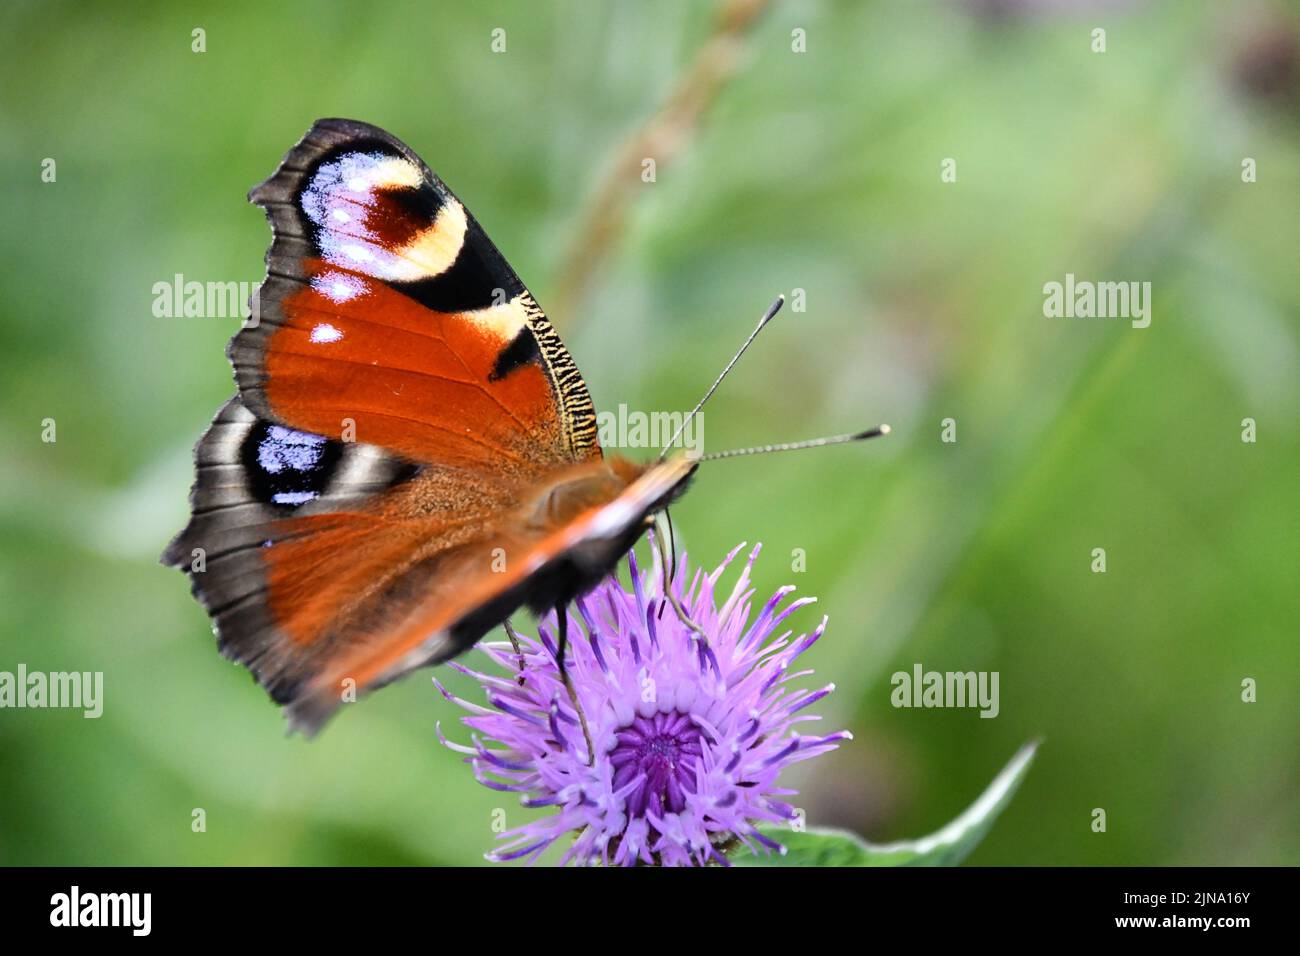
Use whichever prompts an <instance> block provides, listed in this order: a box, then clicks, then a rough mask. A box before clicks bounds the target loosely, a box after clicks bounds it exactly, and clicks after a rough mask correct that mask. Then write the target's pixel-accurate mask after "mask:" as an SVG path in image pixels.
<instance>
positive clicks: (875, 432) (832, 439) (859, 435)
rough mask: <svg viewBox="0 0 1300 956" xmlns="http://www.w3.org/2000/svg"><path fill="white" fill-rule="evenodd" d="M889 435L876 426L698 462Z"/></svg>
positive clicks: (714, 454) (717, 453) (732, 451)
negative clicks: (862, 430) (846, 433)
mask: <svg viewBox="0 0 1300 956" xmlns="http://www.w3.org/2000/svg"><path fill="white" fill-rule="evenodd" d="M888 434H889V426H888V425H877V426H876V427H875V428H868V429H867V430H866V431H864V432H854V433H853V434H850V435H828V436H826V437H825V438H810V439H808V440H807V441H788V442H779V443H777V444H775V445H754V446H752V447H750V448H731V449H729V450H727V451H715V452H712V453H711V454H708V455H702V456H701V457H700V459H699V460H700V461H718V460H719V459H722V458H740V457H741V456H743V455H766V454H768V453H769V452H774V451H799V450H800V449H803V448H821V447H822V446H823V445H843V444H846V443H848V442H854V441H866V440H867V439H868V438H880V437H882V436H884V435H888Z"/></svg>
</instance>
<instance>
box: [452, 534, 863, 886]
mask: <svg viewBox="0 0 1300 956" xmlns="http://www.w3.org/2000/svg"><path fill="white" fill-rule="evenodd" d="M743 547H744V545H743V544H742V545H740V546H739V547H737V548H736V549H735V550H733V551H732V552H731V553H730V554H729V555H727V557H726V559H725V560H724V561H723V562H722V564H721V565H720V566H719V567H718V568H717V569H716V570H714V571H713V572H712V573H711V574H703V573H701V572H700V571H699V570H697V571H696V572H695V575H694V579H693V580H692V581H691V584H690V587H689V588H684V587H683V585H684V582H685V581H686V556H685V555H682V559H681V564H680V565H679V573H678V574H677V575H676V584H674V585H673V593H674V594H675V595H676V596H677V598H678V601H679V603H680V604H681V606H682V607H683V608H684V609H685V611H686V613H687V615H688V616H689V617H690V619H691V620H692V621H693V622H695V623H696V624H697V625H698V626H699V628H700V630H701V631H702V632H703V633H704V635H706V637H707V641H706V640H704V639H701V637H700V635H699V634H697V633H695V631H693V630H692V629H691V628H690V627H688V626H687V625H686V624H685V623H684V622H683V621H682V620H681V618H680V617H679V616H678V614H677V613H676V612H675V611H674V610H673V608H672V607H671V604H670V602H668V601H666V600H665V598H664V596H663V593H662V582H663V575H662V574H661V573H660V572H659V571H658V569H652V570H651V571H650V573H648V574H644V575H643V574H642V573H641V572H640V571H639V570H638V569H637V566H636V561H635V558H634V557H633V556H632V555H631V554H629V555H628V563H629V565H630V571H631V579H632V591H631V592H628V591H626V590H625V589H624V588H623V587H622V586H621V585H620V584H619V582H618V581H617V579H616V578H614V577H610V578H607V579H606V580H605V581H604V582H603V583H602V584H601V585H600V586H599V587H597V588H596V590H594V591H593V592H591V593H590V594H588V595H587V596H586V597H585V598H582V599H580V600H578V601H577V602H575V604H574V610H575V613H574V614H573V615H571V616H570V620H569V626H568V628H569V652H568V673H569V677H570V679H571V681H572V683H573V687H574V691H575V695H576V697H577V698H578V700H579V702H580V703H581V706H582V711H583V714H584V715H585V717H586V720H587V724H588V727H589V730H590V736H591V739H592V741H593V745H594V750H595V756H594V759H590V757H589V754H588V752H587V744H586V741H585V736H584V733H583V728H582V724H581V722H580V720H579V715H578V713H577V711H576V710H575V708H574V707H573V704H572V702H571V699H570V696H569V693H568V691H567V690H566V688H565V687H564V684H563V682H562V679H561V675H560V672H559V669H558V668H557V666H556V663H555V650H556V634H557V625H556V618H555V615H554V613H552V614H550V615H547V616H546V617H545V618H544V619H543V620H542V621H541V622H539V626H538V632H539V636H538V638H536V639H534V638H529V637H526V636H523V635H520V636H519V640H520V648H521V651H522V654H521V655H520V656H518V657H517V656H516V655H515V653H514V651H513V649H512V648H511V647H510V645H508V644H505V643H493V644H484V645H481V646H482V647H483V650H484V651H485V652H486V653H487V655H488V656H489V657H490V658H491V660H492V662H493V663H494V664H495V665H496V669H499V673H495V674H488V673H482V672H479V671H475V670H472V669H471V668H469V667H466V666H464V665H461V664H452V665H451V666H453V667H456V669H457V670H459V671H461V672H462V673H465V674H467V675H469V676H471V677H474V678H475V679H477V680H478V681H479V682H480V683H481V684H482V686H483V688H484V689H485V691H486V692H487V700H488V704H489V706H487V707H483V706H479V705H476V704H472V703H470V702H468V701H466V700H463V699H461V698H458V697H455V696H453V695H452V694H451V693H449V692H448V691H447V690H446V689H445V688H444V687H443V686H442V685H441V684H440V683H438V681H437V679H436V678H435V680H434V683H435V684H436V685H437V686H438V689H439V690H440V691H442V693H443V695H444V696H446V697H447V698H448V699H449V700H451V701H454V702H455V703H457V704H458V705H460V706H461V707H463V708H464V709H465V710H467V711H469V713H470V716H467V717H464V718H462V719H463V720H464V722H465V724H466V725H467V726H468V727H469V728H470V729H471V731H472V733H471V741H472V746H464V745H460V744H455V743H451V742H449V741H448V740H447V739H446V737H444V736H443V735H442V731H441V728H439V731H438V734H439V737H440V738H441V739H442V741H443V743H444V744H446V745H447V746H448V747H451V748H452V749H453V750H456V751H459V752H460V753H463V754H465V755H466V756H465V760H466V762H467V763H469V764H470V765H471V766H472V767H473V769H474V775H475V777H476V778H477V779H478V780H479V782H480V783H482V784H483V785H484V786H487V787H490V788H492V789H494V790H500V791H505V792H512V793H518V794H520V795H521V803H522V804H523V805H524V806H525V807H531V808H547V807H554V808H555V810H554V812H552V813H550V814H549V815H547V816H543V817H540V818H538V819H535V820H533V821H531V822H529V823H526V824H524V825H523V826H520V827H517V828H515V829H513V830H510V831H508V832H506V833H503V834H501V840H502V841H503V844H502V846H500V847H499V848H498V849H497V850H496V851H495V852H494V853H491V854H489V856H488V858H489V859H491V860H496V861H504V860H516V859H526V860H528V861H530V862H532V861H535V860H536V859H537V858H538V857H539V856H541V854H542V853H543V852H544V851H545V850H546V849H547V848H548V847H550V846H551V845H552V844H554V843H555V842H556V841H557V840H560V839H561V837H563V836H564V835H565V834H570V833H572V834H573V841H572V843H571V845H569V846H568V848H567V849H566V851H565V853H564V855H563V858H562V860H561V862H563V863H567V862H576V863H596V862H600V863H604V864H607V865H608V864H615V865H624V866H630V865H633V864H636V863H645V864H651V865H667V866H675V865H700V864H704V863H707V862H709V861H711V860H712V861H716V862H721V863H725V862H726V860H725V857H724V856H723V855H722V853H721V852H720V847H722V846H724V845H725V844H727V843H729V842H732V841H733V840H738V841H740V842H742V843H744V844H746V845H748V846H750V847H751V848H754V849H757V848H758V847H764V848H766V849H767V850H769V851H778V852H780V851H781V846H780V845H779V844H778V843H776V842H775V841H773V840H772V839H770V838H769V837H768V836H766V835H764V834H762V833H760V832H759V830H758V829H757V825H758V824H761V823H771V822H780V821H786V820H790V819H792V818H793V817H794V816H795V810H794V808H793V807H792V806H791V805H790V804H789V803H787V802H785V801H784V800H783V799H782V798H785V797H789V796H792V795H793V794H794V792H795V791H792V790H788V789H782V788H781V787H780V786H779V785H778V777H779V776H780V774H781V771H782V770H784V769H785V768H786V767H787V766H789V765H790V764H792V763H795V762H797V761H800V760H806V759H807V758H809V757H814V756H817V755H818V754H821V753H825V752H827V751H829V750H833V749H834V748H835V747H837V746H838V743H839V741H840V740H844V739H847V738H849V737H850V734H849V733H848V732H847V731H841V732H839V733H833V734H828V735H826V736H801V735H800V734H799V733H797V732H796V730H795V727H796V725H797V724H800V723H803V722H805V721H816V720H820V718H819V717H816V716H813V715H810V714H807V713H805V712H804V711H805V710H806V708H807V707H809V706H810V705H812V704H814V703H816V702H817V701H819V700H821V698H823V697H825V696H826V695H827V694H829V693H830V692H831V691H832V690H834V685H833V684H832V685H827V686H825V687H822V688H820V689H818V690H809V689H806V688H797V687H795V686H793V682H794V681H796V680H797V679H798V678H802V677H804V676H806V675H808V674H810V673H812V672H811V671H807V670H802V671H797V672H795V671H793V670H792V665H793V664H794V662H795V660H796V659H797V658H798V657H799V656H800V655H801V654H803V652H804V651H806V650H808V648H810V647H811V646H812V645H813V644H814V643H815V642H816V641H817V639H818V638H820V637H821V636H822V632H823V631H824V629H825V627H826V619H825V618H823V619H822V622H821V624H820V625H819V626H818V627H817V628H816V630H814V631H812V632H811V633H809V634H803V635H800V636H799V637H792V636H791V635H792V632H791V631H786V632H784V633H782V634H781V635H780V636H777V637H773V635H774V634H776V633H777V630H778V628H780V626H781V625H782V624H783V623H784V621H785V619H786V618H787V617H789V616H790V614H792V613H793V612H794V611H795V610H797V609H798V608H800V607H803V606H804V605H806V604H810V603H812V602H813V601H814V600H815V599H814V598H801V599H798V600H794V601H789V602H787V601H786V598H787V597H788V596H789V594H790V592H791V591H793V590H794V587H793V586H787V587H783V588H781V589H780V590H779V591H777V592H776V594H775V595H773V596H772V598H771V599H770V600H769V601H768V602H767V603H766V604H764V605H763V606H762V608H761V609H760V610H759V612H758V615H757V616H756V617H755V618H754V619H753V621H752V622H751V621H750V599H751V597H752V596H753V594H754V591H753V589H752V588H751V587H750V584H749V573H750V569H751V568H752V567H753V563H754V560H755V559H756V558H757V557H758V552H759V548H758V547H755V548H754V550H753V552H752V553H751V554H750V556H749V560H748V562H747V563H746V564H745V566H744V569H743V570H742V571H741V573H740V577H739V580H737V582H736V584H735V586H734V587H733V588H732V590H731V593H730V595H729V596H728V597H727V598H726V599H725V601H724V602H723V603H722V606H721V607H718V606H717V604H716V602H715V598H714V593H715V588H716V587H717V584H718V579H719V578H720V577H721V576H722V573H723V572H724V571H725V570H726V568H727V566H728V565H729V564H730V563H731V561H732V559H733V558H735V556H736V554H737V553H738V552H739V551H740V550H741V548H743Z"/></svg>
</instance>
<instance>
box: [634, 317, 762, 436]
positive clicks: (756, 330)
mask: <svg viewBox="0 0 1300 956" xmlns="http://www.w3.org/2000/svg"><path fill="white" fill-rule="evenodd" d="M783 305H785V296H784V295H778V296H777V297H776V301H775V302H773V303H772V304H771V305H770V306H768V309H767V311H766V312H764V313H763V317H762V318H761V319H759V320H758V325H756V326H754V331H753V332H750V333H749V338H747V339H745V344H744V345H742V346H741V347H740V351H738V352H737V353H736V354H735V355H734V356H732V358H731V361H730V362H728V363H727V367H726V368H724V369H723V370H722V374H721V375H719V376H718V377H717V379H715V380H714V382H713V384H712V385H710V386H709V390H708V391H707V392H705V393H704V397H703V398H701V399H700V400H699V402H697V403H696V405H695V407H694V408H693V409H691V413H690V414H689V415H687V416H686V417H685V418H683V419H682V423H681V424H680V425H678V426H677V431H675V432H673V437H672V438H670V439H669V440H668V444H667V445H664V450H663V451H661V452H660V453H659V460H660V461H663V460H664V458H666V457H667V455H668V452H669V450H670V449H671V448H672V447H673V445H675V444H677V439H679V438H681V437H682V432H684V431H686V426H687V425H689V424H690V423H691V420H692V419H693V418H695V416H696V415H698V414H699V411H700V409H701V408H703V407H704V403H705V402H707V401H708V400H709V399H710V398H712V397H713V393H714V392H716V391H717V390H718V386H719V385H721V384H722V380H723V379H724V378H726V377H727V373H728V372H730V371H731V370H732V369H733V368H734V367H735V365H736V363H737V362H739V361H740V357H741V356H742V355H744V354H745V350H746V349H748V348H749V346H750V345H751V344H753V342H754V339H756V338H758V333H759V332H762V331H763V327H764V326H765V325H767V323H769V322H771V321H772V318H773V316H775V315H776V314H777V313H778V312H780V311H781V306H783Z"/></svg>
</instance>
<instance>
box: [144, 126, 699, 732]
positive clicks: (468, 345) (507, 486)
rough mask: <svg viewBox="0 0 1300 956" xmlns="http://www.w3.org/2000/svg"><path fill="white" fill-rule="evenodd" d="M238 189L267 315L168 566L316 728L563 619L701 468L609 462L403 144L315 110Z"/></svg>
mask: <svg viewBox="0 0 1300 956" xmlns="http://www.w3.org/2000/svg"><path fill="white" fill-rule="evenodd" d="M249 199H250V200H251V201H252V202H253V203H255V204H257V205H259V206H261V207H262V208H263V209H264V210H265V211H266V215H267V218H268V219H269V220H270V223H271V226H272V229H273V233H274V238H273V241H272V244H271V247H270V250H269V251H268V253H267V256H266V264H267V276H266V280H265V281H264V282H263V284H262V286H261V287H260V289H259V293H258V296H257V298H256V311H255V313H254V314H255V315H256V317H257V320H256V321H255V322H252V321H250V322H247V323H245V325H244V327H243V328H241V329H240V331H239V332H238V333H237V334H236V335H235V336H234V338H233V339H232V340H231V343H230V346H229V348H228V350H227V351H228V356H229V358H230V361H231V364H232V365H233V366H234V372H235V380H236V384H237V386H238V394H237V395H235V396H234V397H233V398H231V399H230V400H229V401H227V402H226V403H225V404H224V405H223V406H222V407H221V408H220V410H219V411H218V412H217V413H216V416H215V418H214V419H213V420H212V424H211V426H210V427H209V428H208V429H207V431H206V432H205V433H204V434H203V436H202V437H201V438H200V439H199V442H198V444H197V446H196V448H195V454H194V458H195V470H196V478H195V482H194V485H193V488H192V489H191V492H190V505H191V517H190V520H189V523H188V525H187V526H186V527H185V528H184V530H183V531H181V532H180V534H179V535H177V536H176V538H175V539H174V540H173V541H172V542H171V544H170V545H169V546H168V548H167V549H166V551H165V552H164V553H163V555H162V562H163V563H164V564H166V565H168V566H171V567H176V568H180V569H182V570H183V571H185V572H186V573H187V574H188V575H189V577H190V579H191V584H192V589H193V592H194V595H195V596H196V597H197V599H198V600H199V602H200V603H201V604H202V605H203V607H204V608H205V609H206V610H207V612H208V614H209V615H210V616H211V619H212V623H213V629H214V631H215V633H216V635H217V639H218V645H219V647H220V650H221V652H222V653H223V654H224V655H225V656H227V657H229V658H232V659H233V660H235V661H237V662H239V663H240V664H242V665H244V666H245V667H247V668H248V669H249V670H250V671H251V672H252V674H253V676H254V677H255V678H256V680H257V681H258V683H259V684H261V686H262V687H264V688H265V689H266V690H267V691H268V692H269V693H270V695H271V697H272V698H273V699H274V700H275V701H276V702H277V703H278V704H280V705H282V706H283V708H284V710H285V712H286V714H287V716H288V719H289V722H290V726H291V728H292V729H296V730H300V731H303V732H305V733H307V734H309V735H310V734H314V733H315V732H316V731H317V730H319V729H320V727H321V726H322V724H323V723H324V722H325V721H326V720H327V719H328V718H329V717H330V715H331V714H332V713H333V712H334V711H335V710H337V708H338V707H339V706H340V704H341V703H342V702H343V701H344V700H345V699H349V697H348V695H349V693H352V694H355V693H358V692H364V691H367V690H371V689H374V688H377V687H380V686H382V685H384V684H387V683H389V682H391V681H393V680H396V679H397V678H399V677H401V676H402V675H404V674H406V673H407V672H409V671H411V670H413V669H415V668H418V667H422V666H425V665H429V664H436V663H438V662H440V661H445V660H447V659H449V658H451V657H454V656H456V655H457V654H459V653H461V652H462V651H464V650H466V649H467V648H468V647H470V646H471V645H472V644H474V642H475V641H477V640H478V639H479V638H480V637H482V636H483V635H484V634H486V633H487V632H488V631H490V630H492V629H493V628H495V627H497V626H498V625H499V624H501V623H502V622H503V620H504V619H505V618H506V617H507V616H508V615H509V614H510V613H511V612H513V611H515V610H516V609H518V608H520V607H522V606H527V607H529V608H530V609H532V610H533V611H535V612H538V613H541V612H544V611H547V610H550V609H552V608H560V609H563V608H564V607H565V606H566V605H567V603H568V602H569V601H570V600H572V599H573V598H575V597H577V596H579V595H581V594H583V593H585V592H586V591H587V590H589V589H591V588H592V587H594V586H595V585H596V584H597V583H598V582H599V581H600V580H601V579H602V578H603V577H605V575H607V574H608V573H609V572H610V571H611V570H613V569H614V567H615V566H616V564H617V562H618V561H619V560H620V558H621V557H622V556H623V555H624V554H626V553H627V551H628V550H629V549H630V548H631V547H632V545H633V544H634V543H635V542H636V540H637V538H639V537H640V536H641V535H642V534H643V533H644V532H645V530H646V529H647V527H648V526H649V525H650V524H651V523H652V521H653V515H654V514H655V513H656V512H658V511H660V510H661V509H663V508H665V507H666V506H667V505H668V504H669V503H670V502H671V501H673V500H674V499H675V498H676V497H678V496H679V495H680V494H682V492H683V491H684V490H685V488H686V486H687V484H688V482H689V481H690V479H691V476H692V474H693V473H694V472H695V469H696V467H697V464H698V462H697V461H695V460H693V459H691V458H689V457H686V456H685V455H684V454H678V455H675V456H672V457H667V458H665V459H662V460H656V461H653V462H651V463H648V464H638V463H636V462H633V461H630V460H628V459H626V458H623V457H621V456H613V455H610V456H606V455H605V454H604V453H603V452H602V449H601V447H600V444H599V442H598V440H597V434H596V432H597V430H596V415H595V410H594V408H593V405H592V401H591V396H590V395H589V394H588V391H587V387H586V384H585V383H584V382H583V379H582V375H581V374H580V373H579V371H578V368H577V366H576V365H575V364H574V361H573V358H572V357H571V356H570V355H569V352H568V350H567V349H566V348H565V347H564V344H563V343H562V342H561V341H560V337H559V335H558V334H557V333H556V331H555V329H554V328H553V327H552V325H551V323H550V322H549V321H548V320H547V317H546V314H545V313H544V312H543V311H542V309H541V308H540V307H539V306H538V304H537V301H536V300H535V299H534V298H533V296H532V294H531V293H530V292H529V291H528V289H527V287H526V286H525V285H524V284H523V282H522V281H520V279H519V277H518V276H517V275H516V274H515V272H514V270H513V269H511V267H510V265H509V263H507V262H506V260H505V258H504V257H503V256H502V255H501V253H500V252H498V251H497V248H496V246H494V245H493V244H492V241H491V240H490V239H489V238H488V237H487V235H486V234H485V233H484V232H483V229H482V228H481V227H480V226H479V224H478V222H476V221H475V219H474V217H473V216H472V215H471V214H470V213H469V211H468V210H467V209H466V208H465V206H464V205H463V204H462V203H461V202H460V201H459V200H458V199H457V198H456V196H455V195H454V194H453V193H452V192H451V190H450V189H448V188H447V186H446V185H445V184H444V183H443V182H442V180H440V179H439V178H438V177H437V176H436V175H434V174H433V172H431V171H430V169H429V167H428V166H426V165H425V164H424V162H423V161H422V160H421V159H420V158H419V157H418V156H417V155H416V154H415V153H414V152H413V151H412V150H411V149H409V148H408V147H407V146H406V145H405V144H404V143H402V142H401V141H400V140H398V139H397V138H396V137H394V136H392V135H390V134H389V133H387V132H385V131H384V130H381V129H379V128H377V127H375V126H371V125H368V124H365V123H360V122H355V121H351V120H340V119H323V120H319V121H318V122H316V123H315V124H314V125H313V126H312V128H311V129H310V130H309V131H308V133H307V135H306V136H305V137H304V138H303V140H302V141H301V142H300V143H298V145H297V146H295V147H294V148H293V149H291V150H290V151H289V153H288V154H287V155H286V156H285V158H284V160H283V162H282V163H281V164H280V167H279V169H278V170H276V172H275V174H274V175H272V176H271V178H270V179H268V180H267V181H266V182H264V183H262V184H261V185H259V186H257V187H255V188H254V189H253V190H252V192H251V193H250V194H249ZM564 636H566V635H565V629H564V628H563V627H562V628H561V638H563V637H564Z"/></svg>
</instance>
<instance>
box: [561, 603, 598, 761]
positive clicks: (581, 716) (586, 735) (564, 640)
mask: <svg viewBox="0 0 1300 956" xmlns="http://www.w3.org/2000/svg"><path fill="white" fill-rule="evenodd" d="M555 620H556V623H557V625H558V627H559V631H560V634H559V637H558V638H556V650H555V663H556V666H557V667H559V669H560V680H561V681H563V682H564V689H565V690H567V691H568V692H569V702H570V703H572V704H573V709H574V710H575V711H577V712H578V722H579V723H580V724H582V739H583V740H585V741H586V742H587V766H588V767H590V766H593V765H594V764H595V762H596V748H595V747H593V746H592V743H591V730H590V729H589V728H588V727H587V715H586V713H584V712H583V709H582V703H581V702H580V701H579V700H578V692H577V691H576V690H575V689H574V687H573V681H572V680H570V679H569V668H568V665H567V664H565V656H566V654H567V653H568V650H569V604H568V602H567V601H561V602H560V603H559V604H557V605H555Z"/></svg>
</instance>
